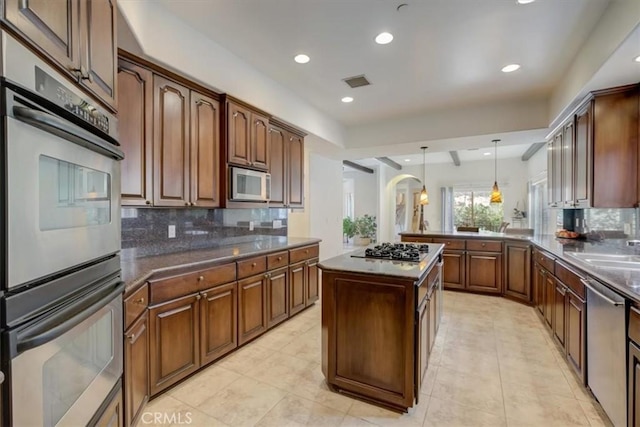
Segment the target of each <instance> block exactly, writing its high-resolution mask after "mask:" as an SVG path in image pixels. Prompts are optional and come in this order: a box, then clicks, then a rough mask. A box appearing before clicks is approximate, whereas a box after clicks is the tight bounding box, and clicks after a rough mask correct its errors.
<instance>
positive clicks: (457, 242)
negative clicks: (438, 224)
mask: <svg viewBox="0 0 640 427" xmlns="http://www.w3.org/2000/svg"><path fill="white" fill-rule="evenodd" d="M433 243H442V244H443V245H444V248H445V249H455V250H464V249H465V240H462V239H441V238H435V237H434V239H433Z"/></svg>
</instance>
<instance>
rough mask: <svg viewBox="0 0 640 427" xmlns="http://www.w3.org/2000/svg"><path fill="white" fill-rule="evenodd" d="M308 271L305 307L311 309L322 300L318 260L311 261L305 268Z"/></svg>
mask: <svg viewBox="0 0 640 427" xmlns="http://www.w3.org/2000/svg"><path fill="white" fill-rule="evenodd" d="M305 269H306V274H305V276H306V279H307V289H306V298H305V306H306V307H309V306H311V305H313V303H315V302H316V301H318V299H319V298H320V286H319V283H318V276H319V270H318V259H317V258H316V259H313V260H309V261H307V263H306V266H305Z"/></svg>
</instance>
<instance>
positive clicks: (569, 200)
mask: <svg viewBox="0 0 640 427" xmlns="http://www.w3.org/2000/svg"><path fill="white" fill-rule="evenodd" d="M574 142H575V138H574V126H573V117H572V118H571V119H570V120H569V122H568V123H566V124H565V125H564V126H563V127H562V153H561V157H562V168H561V169H562V203H563V207H565V208H573V207H575V201H574V191H573V190H574V164H575V159H574V155H575V145H574Z"/></svg>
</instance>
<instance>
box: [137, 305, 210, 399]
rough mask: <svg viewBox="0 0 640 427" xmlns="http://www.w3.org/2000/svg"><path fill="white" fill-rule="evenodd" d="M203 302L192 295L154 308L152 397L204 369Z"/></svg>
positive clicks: (151, 322)
mask: <svg viewBox="0 0 640 427" xmlns="http://www.w3.org/2000/svg"><path fill="white" fill-rule="evenodd" d="M200 299H201V296H200V294H192V295H188V296H186V297H182V298H178V299H175V300H172V301H168V302H165V303H162V304H159V305H156V306H152V307H150V309H149V332H150V345H149V350H150V358H149V361H150V363H149V366H150V379H151V381H150V384H151V394H152V395H154V394H157V393H159V392H160V391H162V390H164V389H165V388H167V387H169V386H170V385H173V384H175V383H176V382H178V381H180V380H181V379H182V378H185V377H186V376H187V375H189V374H191V373H193V372H195V371H196V370H197V369H198V368H199V367H200V345H199V344H200V315H199V314H200V310H199V308H200V304H199V301H200Z"/></svg>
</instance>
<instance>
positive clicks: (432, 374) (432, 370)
mask: <svg viewBox="0 0 640 427" xmlns="http://www.w3.org/2000/svg"><path fill="white" fill-rule="evenodd" d="M438 369H439V368H438V366H436V365H433V364H430V365H428V367H427V375H426V376H425V378H424V383H423V384H422V386H421V389H420V393H421V394H425V395H427V396H431V392H432V391H433V386H434V385H435V383H436V377H437V375H438Z"/></svg>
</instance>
